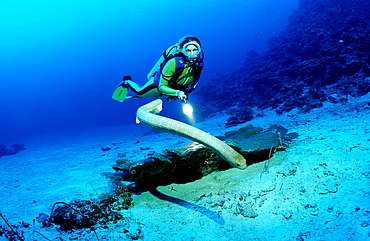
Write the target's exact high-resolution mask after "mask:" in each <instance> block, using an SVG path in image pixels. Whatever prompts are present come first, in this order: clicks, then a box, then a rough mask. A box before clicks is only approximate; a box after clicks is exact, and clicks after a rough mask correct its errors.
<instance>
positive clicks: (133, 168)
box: [103, 125, 298, 190]
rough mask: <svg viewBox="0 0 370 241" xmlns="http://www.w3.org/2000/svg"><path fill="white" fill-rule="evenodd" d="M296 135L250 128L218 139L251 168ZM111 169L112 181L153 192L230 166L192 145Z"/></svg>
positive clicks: (275, 128)
mask: <svg viewBox="0 0 370 241" xmlns="http://www.w3.org/2000/svg"><path fill="white" fill-rule="evenodd" d="M297 136H298V134H297V133H288V130H287V129H286V128H284V127H282V126H278V125H273V126H271V127H270V128H269V129H266V130H263V128H260V127H254V126H252V125H248V126H246V127H243V128H240V129H239V130H237V131H230V132H227V133H226V134H225V136H222V137H218V138H219V139H221V140H222V141H224V142H225V143H227V144H228V145H230V146H231V147H233V148H234V149H235V150H236V151H237V152H239V153H240V154H241V155H242V156H243V157H245V158H246V160H247V162H248V163H247V164H248V165H250V164H253V163H257V162H261V161H264V160H267V159H268V158H270V157H271V156H272V154H273V153H274V152H276V151H278V150H279V151H281V150H284V148H285V147H286V146H287V145H288V144H290V143H291V141H292V140H293V139H295V138H297ZM112 168H113V169H114V170H115V171H116V172H114V173H103V175H104V176H106V177H108V178H111V179H113V180H120V181H129V182H134V183H135V187H136V188H137V189H139V190H150V189H153V188H155V187H157V186H163V185H169V184H171V183H187V182H192V181H195V180H198V179H200V178H202V177H203V176H206V175H208V174H210V173H211V172H213V171H223V170H226V169H229V168H231V166H230V164H229V163H228V162H226V161H225V160H223V159H222V158H221V157H220V156H219V155H218V154H217V153H216V152H214V151H213V150H211V149H210V148H208V147H206V146H204V145H202V144H199V143H197V142H193V143H190V144H188V145H185V146H182V147H178V148H167V149H166V150H164V151H162V153H154V154H153V155H151V156H149V157H148V158H146V159H144V160H128V159H121V160H117V161H116V164H115V165H112Z"/></svg>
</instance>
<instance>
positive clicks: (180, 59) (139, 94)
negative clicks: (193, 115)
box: [112, 35, 204, 103]
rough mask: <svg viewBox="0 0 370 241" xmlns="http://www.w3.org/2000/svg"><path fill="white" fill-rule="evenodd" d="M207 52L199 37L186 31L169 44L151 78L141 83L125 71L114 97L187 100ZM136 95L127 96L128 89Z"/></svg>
mask: <svg viewBox="0 0 370 241" xmlns="http://www.w3.org/2000/svg"><path fill="white" fill-rule="evenodd" d="M203 58H204V54H203V51H202V49H201V43H200V41H199V39H198V38H196V37H194V36H191V35H187V36H184V37H182V38H181V39H180V40H179V41H178V42H177V43H176V44H175V45H172V46H170V47H168V48H167V49H166V50H165V51H164V53H163V55H162V56H161V58H160V59H159V60H158V61H157V63H156V64H155V65H154V67H153V68H152V70H151V71H150V72H149V74H148V76H147V79H148V82H147V83H146V84H145V85H143V86H142V87H140V86H139V85H138V84H137V83H135V82H134V81H132V78H131V76H130V75H125V76H124V77H123V79H122V83H121V84H119V85H118V86H117V88H116V89H115V91H114V93H113V95H112V98H113V99H115V100H118V101H120V102H123V101H124V100H125V99H135V98H136V99H141V98H144V97H153V98H161V97H167V98H166V99H167V100H168V101H174V100H176V99H179V100H181V101H182V102H184V103H186V101H187V99H188V95H189V94H190V93H191V92H192V91H193V90H194V89H195V87H196V85H197V83H198V81H199V78H200V74H201V72H202V69H203ZM129 89H130V90H131V91H132V92H134V94H135V95H133V96H127V93H128V90H129Z"/></svg>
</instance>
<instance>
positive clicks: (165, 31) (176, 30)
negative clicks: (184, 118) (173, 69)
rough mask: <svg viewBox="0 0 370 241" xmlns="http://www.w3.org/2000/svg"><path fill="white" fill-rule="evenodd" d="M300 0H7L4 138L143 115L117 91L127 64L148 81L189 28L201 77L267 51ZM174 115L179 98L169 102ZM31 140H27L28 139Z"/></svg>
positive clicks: (0, 8)
mask: <svg viewBox="0 0 370 241" xmlns="http://www.w3.org/2000/svg"><path fill="white" fill-rule="evenodd" d="M297 5H298V1H297V0H230V1H215V0H204V1H190V2H188V1H176V0H175V1H174V0H161V1H144V0H135V1H123V0H121V1H82V0H81V1H74V0H63V1H46V0H45V1H41V0H34V1H26V0H19V1H16V0H15V1H2V2H1V3H0V32H1V36H0V144H8V145H9V144H13V143H14V142H16V143H22V142H24V140H25V139H27V140H30V139H31V140H32V138H38V137H40V136H45V137H47V136H48V135H50V136H55V135H57V134H56V133H63V132H66V133H76V132H79V131H82V130H83V131H85V132H86V131H89V130H91V131H93V130H96V129H101V128H104V127H106V126H110V127H111V126H120V125H125V124H129V123H134V120H135V112H136V109H137V108H138V106H140V105H142V104H143V103H146V102H148V101H150V100H151V99H144V100H131V101H125V102H124V103H119V102H117V101H114V100H112V99H111V94H112V91H113V90H114V88H115V87H116V85H117V84H119V83H120V80H121V78H122V76H123V75H124V74H131V75H132V76H133V79H134V80H135V81H136V82H138V83H139V84H144V83H145V81H146V75H147V73H148V71H149V70H150V69H151V67H152V66H153V64H154V63H155V62H156V61H157V59H158V58H159V57H160V55H161V54H162V52H163V50H164V49H165V48H166V47H167V46H169V45H171V44H173V43H175V42H176V41H177V40H178V39H179V38H181V37H182V36H184V35H188V34H192V35H195V36H197V37H199V38H200V40H201V42H202V45H203V49H204V51H205V66H206V67H205V69H204V71H203V74H202V78H201V82H200V85H201V84H202V83H205V82H207V81H208V80H209V79H211V78H212V77H213V76H215V75H216V74H218V73H220V72H222V73H229V72H231V71H233V70H235V69H237V68H239V67H241V66H242V64H243V62H244V58H245V54H246V53H247V52H249V51H250V50H256V51H258V52H263V51H265V50H266V40H267V39H268V38H270V37H274V36H278V34H279V32H280V31H281V30H283V29H284V28H285V26H286V25H287V23H288V16H289V15H290V14H291V13H292V11H293V10H294V9H295V8H296V7H297ZM165 104H166V109H167V110H168V111H167V115H171V113H172V112H171V111H174V110H175V109H177V108H179V103H165ZM26 147H27V146H26Z"/></svg>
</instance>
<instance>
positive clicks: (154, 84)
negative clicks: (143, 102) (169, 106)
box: [125, 57, 202, 98]
mask: <svg viewBox="0 0 370 241" xmlns="http://www.w3.org/2000/svg"><path fill="white" fill-rule="evenodd" d="M177 58H179V57H177ZM177 58H172V59H170V60H168V61H167V63H166V64H165V66H164V67H163V70H162V72H161V73H157V75H159V76H157V78H156V76H152V77H151V78H150V79H149V81H148V82H147V83H146V84H145V85H144V86H142V87H140V86H139V85H138V84H136V83H135V82H133V81H132V80H127V81H126V82H125V84H126V86H127V87H128V88H129V89H130V90H132V91H133V92H134V93H135V94H136V96H134V98H142V97H153V98H160V97H163V96H176V95H177V91H178V90H181V91H185V92H187V93H190V92H191V91H192V90H193V88H194V87H195V86H194V87H192V89H191V90H188V87H189V86H190V85H191V84H192V83H193V82H194V81H196V82H197V81H198V80H199V77H200V73H201V71H202V67H199V66H192V67H188V66H189V63H186V62H185V63H184V68H183V70H181V73H179V74H175V73H176V71H177V70H176V66H177V63H176V61H178V60H177ZM158 79H159V80H158Z"/></svg>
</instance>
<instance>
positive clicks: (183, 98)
mask: <svg viewBox="0 0 370 241" xmlns="http://www.w3.org/2000/svg"><path fill="white" fill-rule="evenodd" d="M176 95H177V98H179V100H181V101H182V102H185V101H186V100H187V99H188V96H187V94H185V92H184V91H180V90H178V91H177V92H176Z"/></svg>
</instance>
